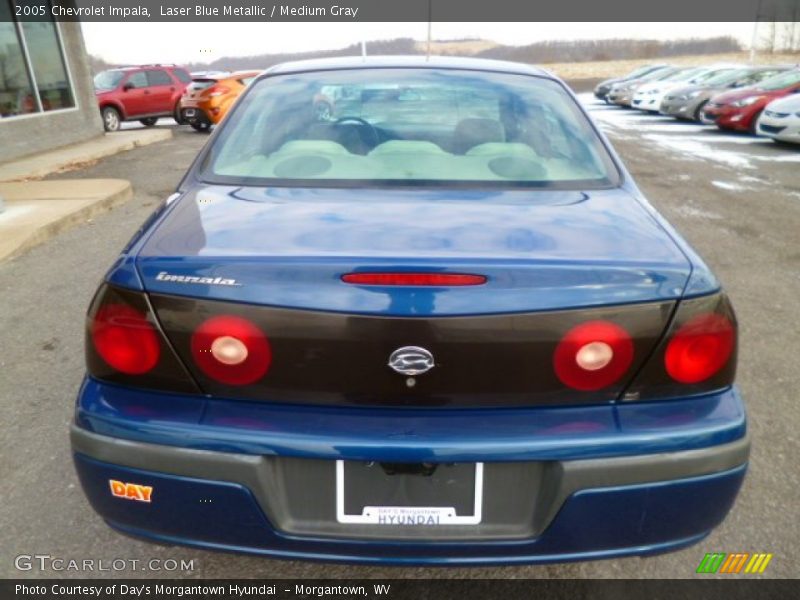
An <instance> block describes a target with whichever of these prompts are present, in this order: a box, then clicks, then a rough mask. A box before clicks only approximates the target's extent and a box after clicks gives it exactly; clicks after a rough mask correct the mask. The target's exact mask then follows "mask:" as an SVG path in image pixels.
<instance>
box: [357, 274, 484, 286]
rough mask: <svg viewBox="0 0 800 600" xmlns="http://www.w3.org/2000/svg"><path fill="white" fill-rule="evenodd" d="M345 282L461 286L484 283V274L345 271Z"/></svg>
mask: <svg viewBox="0 0 800 600" xmlns="http://www.w3.org/2000/svg"><path fill="white" fill-rule="evenodd" d="M342 281H344V282H345V283H355V284H358V285H407V286H463V285H481V284H484V283H486V276H485V275H471V274H467V273H403V272H398V273H346V274H344V275H342Z"/></svg>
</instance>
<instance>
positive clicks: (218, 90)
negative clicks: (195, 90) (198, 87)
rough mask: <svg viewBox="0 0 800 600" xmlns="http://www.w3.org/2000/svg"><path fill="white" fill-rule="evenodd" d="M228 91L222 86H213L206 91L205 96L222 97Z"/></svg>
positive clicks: (228, 90)
mask: <svg viewBox="0 0 800 600" xmlns="http://www.w3.org/2000/svg"><path fill="white" fill-rule="evenodd" d="M230 91H231V90H230V88H227V87H225V86H224V85H213V86H211V87H210V88H208V89H207V90H206V94H208V95H209V96H222V95H224V94H227V93H229V92H230Z"/></svg>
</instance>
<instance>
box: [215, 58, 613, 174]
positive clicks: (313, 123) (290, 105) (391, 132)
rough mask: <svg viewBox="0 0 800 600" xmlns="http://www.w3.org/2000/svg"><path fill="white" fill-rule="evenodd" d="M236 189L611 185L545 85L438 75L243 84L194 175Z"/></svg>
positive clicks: (571, 114) (574, 110)
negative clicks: (241, 94)
mask: <svg viewBox="0 0 800 600" xmlns="http://www.w3.org/2000/svg"><path fill="white" fill-rule="evenodd" d="M200 176H201V178H202V179H204V180H205V181H209V182H214V183H224V184H234V185H236V184H240V185H267V184H269V185H313V186H319V185H335V186H347V185H358V184H362V185H363V184H370V183H380V184H381V185H406V186H407V185H431V184H434V185H447V184H462V185H463V184H469V183H475V184H477V185H481V186H486V185H487V184H488V185H490V186H491V187H495V186H522V187H540V186H546V187H556V188H562V189H582V188H586V187H597V186H602V187H608V186H610V185H616V183H617V182H618V177H619V175H618V173H617V171H616V169H615V167H614V164H613V162H612V160H611V159H610V157H609V155H608V152H607V151H606V149H605V147H604V146H603V144H602V142H601V141H600V139H599V137H598V135H597V133H596V132H595V131H594V129H593V128H592V127H591V125H590V123H589V122H588V120H587V119H586V117H585V115H584V113H583V112H582V111H581V109H580V108H579V107H578V106H577V104H576V102H575V101H574V100H573V99H572V97H571V96H570V95H569V94H567V93H566V92H565V91H564V89H563V88H562V87H561V86H560V85H559V84H558V83H556V82H554V81H551V80H548V79H543V78H538V77H533V76H525V75H512V74H504V73H489V72H479V71H459V70H447V69H441V70H440V69H354V70H341V71H321V72H312V73H298V74H289V75H281V76H274V77H269V78H266V79H262V80H260V81H257V82H256V83H254V84H253V85H252V86H251V87H250V91H249V92H248V93H247V94H246V95H245V96H244V98H243V99H242V102H241V104H240V105H239V106H238V107H237V109H236V110H235V111H234V112H233V114H232V115H230V117H229V121H228V123H227V124H226V125H225V126H224V127H223V128H222V130H221V131H220V133H219V136H218V137H217V138H216V139H215V143H213V145H212V147H211V149H210V151H209V153H208V154H207V155H206V158H205V160H204V163H203V165H202V167H201V174H200Z"/></svg>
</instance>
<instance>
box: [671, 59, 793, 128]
mask: <svg viewBox="0 0 800 600" xmlns="http://www.w3.org/2000/svg"><path fill="white" fill-rule="evenodd" d="M789 68H790V67H788V66H778V65H770V66H761V67H743V68H741V69H731V70H728V71H724V72H723V73H720V74H719V75H717V76H715V77H712V78H711V79H708V80H706V81H704V82H702V83H701V84H698V85H690V86H685V87H681V88H678V89H675V90H671V91H670V92H669V93H668V94H667V95H666V96H664V100H662V102H661V106H660V109H659V112H660V113H661V114H662V115H668V116H672V117H676V118H678V119H686V120H690V121H700V113H701V112H702V111H703V108H704V107H705V105H706V103H708V100H709V99H710V98H711V97H712V96H716V95H717V94H721V93H723V92H726V91H728V90H731V89H734V88H741V87H747V86H749V85H755V84H756V83H758V82H760V81H762V80H764V79H768V78H770V77H772V76H774V75H777V74H778V73H781V72H783V71H786V70H787V69H789Z"/></svg>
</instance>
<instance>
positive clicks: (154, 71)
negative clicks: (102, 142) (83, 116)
mask: <svg viewBox="0 0 800 600" xmlns="http://www.w3.org/2000/svg"><path fill="white" fill-rule="evenodd" d="M191 80H192V76H191V75H189V73H188V72H187V71H186V69H183V68H182V67H177V66H175V65H142V66H139V67H122V68H119V69H110V70H108V71H103V72H101V73H98V74H97V75H95V78H94V93H95V96H96V97H97V103H98V104H99V105H100V113H101V114H102V115H103V127H105V129H106V131H117V130H118V129H119V128H120V124H121V123H122V121H139V122H140V123H141V124H142V125H145V126H147V127H152V126H153V125H155V124H156V121H158V119H159V117H173V118H174V119H175V120H176V121H177V122H178V123H181V120H180V113H179V110H178V102H179V101H180V98H181V95H182V94H183V90H184V89H185V88H186V86H187V85H188V84H189V82H190V81H191Z"/></svg>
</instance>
